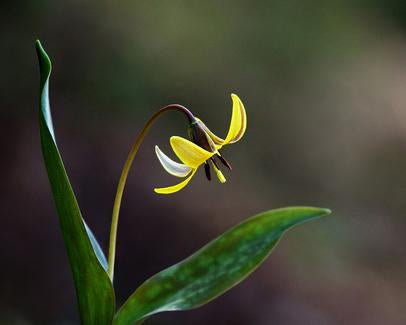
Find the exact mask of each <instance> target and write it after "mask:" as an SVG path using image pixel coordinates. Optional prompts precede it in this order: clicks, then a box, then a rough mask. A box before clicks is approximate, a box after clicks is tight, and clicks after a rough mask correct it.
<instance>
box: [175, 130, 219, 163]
mask: <svg viewBox="0 0 406 325" xmlns="http://www.w3.org/2000/svg"><path fill="white" fill-rule="evenodd" d="M170 142H171V146H172V149H173V151H174V152H175V154H176V155H177V156H178V158H179V159H180V160H181V161H182V162H183V163H184V164H185V165H187V166H189V167H191V168H193V169H196V168H197V167H199V166H200V165H201V164H203V163H204V162H205V161H206V160H207V159H209V158H210V157H211V156H213V155H214V154H215V152H209V151H207V150H205V149H203V148H201V147H199V146H198V145H197V144H194V143H193V142H191V141H189V140H186V139H184V138H182V137H178V136H173V137H171V139H170Z"/></svg>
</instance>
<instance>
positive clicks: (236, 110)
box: [223, 94, 247, 145]
mask: <svg viewBox="0 0 406 325" xmlns="http://www.w3.org/2000/svg"><path fill="white" fill-rule="evenodd" d="M231 99H232V100H233V112H232V115H231V122H230V128H229V130H228V133H227V137H226V139H225V140H224V143H223V145H225V144H228V143H235V142H237V141H238V140H240V139H241V138H242V136H243V135H244V132H245V130H246V128H247V114H246V112H245V108H244V104H243V103H242V101H241V99H240V98H238V96H237V95H235V94H231Z"/></svg>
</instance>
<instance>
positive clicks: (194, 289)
mask: <svg viewBox="0 0 406 325" xmlns="http://www.w3.org/2000/svg"><path fill="white" fill-rule="evenodd" d="M329 213H330V211H329V210H327V209H320V208H311V207H291V208H284V209H278V210H271V211H267V212H264V213H261V214H259V215H257V216H254V217H252V218H250V219H248V220H246V221H244V222H243V223H241V224H239V225H237V226H235V227H234V228H232V229H230V230H229V231H227V232H226V233H224V234H223V235H221V236H220V237H218V238H217V239H215V240H213V241H212V242H210V243H209V244H207V245H206V246H204V247H203V248H201V249H200V250H199V251H197V252H196V253H194V254H193V255H191V256H190V257H188V258H187V259H185V260H183V261H182V262H180V263H178V264H175V265H173V266H171V267H169V268H168V269H166V270H164V271H162V272H160V273H158V274H156V275H154V276H153V277H151V278H150V279H148V280H147V281H145V282H144V283H143V284H142V285H141V286H140V287H139V288H138V289H137V290H136V291H135V292H134V293H133V294H132V295H131V296H130V298H129V299H128V300H127V301H126V303H125V304H124V305H123V306H122V307H121V308H120V310H119V311H118V312H117V314H116V315H115V317H114V322H113V323H114V324H116V325H127V324H134V323H135V322H139V321H140V320H142V319H145V317H148V316H150V315H153V314H156V313H159V312H163V311H173V310H187V309H192V308H196V307H199V306H201V305H203V304H205V303H207V302H209V301H210V300H212V299H214V298H216V297H217V296H219V295H220V294H222V293H224V292H225V291H226V290H228V289H230V288H231V287H233V286H235V285H236V284H237V283H239V282H240V281H242V280H243V279H244V278H246V277H247V276H248V275H249V274H250V273H251V272H252V271H254V270H255V269H256V268H257V267H258V266H259V265H260V264H261V263H262V262H263V261H264V259H265V258H266V257H267V256H268V255H269V254H270V252H271V250H272V248H273V247H274V246H275V245H276V243H277V242H278V240H279V238H280V237H281V236H282V234H283V233H284V232H285V231H286V230H288V229H289V228H291V227H292V226H295V225H297V224H300V223H302V222H305V221H308V220H310V219H314V218H318V217H321V216H324V215H327V214H329ZM252 308H255V306H252Z"/></svg>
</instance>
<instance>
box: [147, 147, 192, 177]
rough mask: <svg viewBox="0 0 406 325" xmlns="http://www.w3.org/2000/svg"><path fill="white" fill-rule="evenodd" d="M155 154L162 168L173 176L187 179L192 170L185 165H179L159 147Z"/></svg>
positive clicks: (156, 148)
mask: <svg viewBox="0 0 406 325" xmlns="http://www.w3.org/2000/svg"><path fill="white" fill-rule="evenodd" d="M155 153H156V156H157V157H158V160H159V162H160V163H161V165H162V167H163V168H164V169H165V170H166V171H167V172H168V173H169V174H171V175H173V176H176V177H186V176H187V175H189V173H190V172H191V171H192V168H190V167H189V166H186V165H184V164H179V163H177V162H176V161H173V160H172V159H171V158H169V157H168V156H167V155H165V154H164V153H163V152H162V151H161V149H159V147H158V146H155Z"/></svg>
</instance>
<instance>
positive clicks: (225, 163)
mask: <svg viewBox="0 0 406 325" xmlns="http://www.w3.org/2000/svg"><path fill="white" fill-rule="evenodd" d="M217 158H218V159H220V161H221V162H222V163H223V165H224V166H226V167H227V168H228V169H229V170H233V167H231V165H230V163H229V162H228V161H227V160H225V159H224V158H223V156H221V155H219V154H217Z"/></svg>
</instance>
